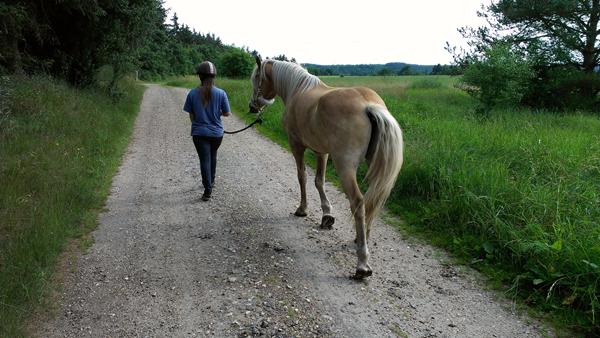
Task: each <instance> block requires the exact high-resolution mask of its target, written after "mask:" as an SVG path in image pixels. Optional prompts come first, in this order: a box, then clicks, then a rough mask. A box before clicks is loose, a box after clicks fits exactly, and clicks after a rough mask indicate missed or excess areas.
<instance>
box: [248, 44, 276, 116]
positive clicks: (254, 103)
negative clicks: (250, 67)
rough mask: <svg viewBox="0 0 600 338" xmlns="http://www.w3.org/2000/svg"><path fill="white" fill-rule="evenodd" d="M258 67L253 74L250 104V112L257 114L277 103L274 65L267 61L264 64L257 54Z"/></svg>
mask: <svg viewBox="0 0 600 338" xmlns="http://www.w3.org/2000/svg"><path fill="white" fill-rule="evenodd" d="M255 58H256V67H254V71H253V72H252V77H251V81H252V98H251V99H250V102H249V103H248V108H249V109H250V112H251V113H253V114H256V113H258V112H260V111H261V110H262V109H263V108H264V107H265V106H266V105H270V104H272V103H273V101H275V95H276V93H275V88H274V86H273V80H272V77H271V74H272V70H273V63H272V62H269V61H266V62H262V59H261V57H260V55H258V54H256V55H255Z"/></svg>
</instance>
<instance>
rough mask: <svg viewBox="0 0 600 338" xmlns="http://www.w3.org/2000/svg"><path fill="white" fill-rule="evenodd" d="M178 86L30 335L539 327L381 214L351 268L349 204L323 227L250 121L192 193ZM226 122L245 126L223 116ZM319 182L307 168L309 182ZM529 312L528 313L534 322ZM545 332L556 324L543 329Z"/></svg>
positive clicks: (150, 110) (149, 95) (136, 142)
mask: <svg viewBox="0 0 600 338" xmlns="http://www.w3.org/2000/svg"><path fill="white" fill-rule="evenodd" d="M185 94H186V91H184V90H182V89H174V88H163V87H158V86H152V87H150V88H149V89H148V90H147V91H146V94H145V96H144V100H143V103H142V107H141V112H140V115H139V117H138V120H137V122H136V126H135V132H134V137H133V140H132V142H131V144H130V146H129V150H128V152H127V155H126V157H125V159H124V162H123V164H122V167H121V169H120V172H119V174H118V175H117V176H116V177H115V179H114V181H113V187H112V194H111V196H110V197H109V199H108V201H107V210H106V211H105V212H104V213H103V214H102V215H101V217H100V226H99V227H98V229H97V230H96V231H95V232H94V233H93V236H94V239H95V243H94V245H93V246H92V247H91V248H90V249H89V250H88V252H87V254H85V255H83V256H81V257H80V258H79V259H78V260H77V262H76V264H75V265H74V266H73V267H72V268H71V269H69V270H68V271H67V272H66V275H65V277H64V286H63V288H62V290H63V293H62V294H61V295H60V296H59V297H58V298H59V301H58V305H57V308H58V310H57V313H56V314H55V318H54V319H52V320H50V321H48V322H46V323H40V324H39V325H37V324H35V326H36V329H35V331H36V333H35V335H37V336H39V337H82V336H90V337H206V336H216V337H236V336H259V335H264V336H268V337H273V336H275V337H291V336H296V337H312V336H315V337H396V336H399V337H406V336H408V337H530V336H531V337H537V336H540V335H541V332H543V330H542V329H541V327H540V326H539V325H536V324H535V321H532V320H528V319H525V318H521V317H519V316H517V315H515V314H514V313H513V312H512V310H511V304H509V303H507V302H503V301H499V300H497V299H496V298H495V297H494V296H493V294H491V293H488V292H486V291H482V288H481V285H480V283H478V282H477V277H475V276H476V274H474V273H473V272H471V271H467V270H465V269H464V268H457V267H454V266H451V265H449V264H446V263H444V261H445V258H444V257H445V255H444V254H443V253H441V252H439V251H438V250H435V249H432V248H430V247H427V246H423V245H420V244H414V243H412V242H408V241H405V240H403V239H402V238H401V236H400V235H399V234H398V233H397V232H396V231H395V230H394V229H393V228H392V227H391V226H388V225H385V224H382V223H381V222H380V221H378V222H377V224H375V226H374V228H373V229H374V230H373V233H372V239H371V257H372V258H371V265H372V267H373V270H374V275H373V276H372V277H371V278H369V279H368V280H367V281H364V282H357V281H354V280H351V279H350V278H349V276H350V275H352V274H353V273H354V265H355V262H356V256H355V253H354V246H353V243H352V239H353V236H354V234H353V230H352V229H353V226H352V223H351V220H350V212H349V210H348V202H347V200H346V198H345V197H344V195H342V194H341V193H340V192H339V191H338V190H337V189H336V188H335V187H333V186H331V185H327V187H326V190H327V192H328V194H329V197H330V200H331V202H332V205H333V207H334V215H336V216H337V222H336V224H335V226H334V230H333V231H319V230H318V223H319V221H320V218H321V211H320V207H319V205H320V203H319V200H318V194H317V191H316V189H315V188H314V186H312V184H311V186H310V187H309V189H308V194H309V217H307V218H297V217H295V216H293V215H292V212H293V211H294V210H295V208H296V207H297V203H298V202H299V192H298V191H299V189H298V184H297V181H296V172H295V165H294V161H293V159H292V156H291V155H290V154H289V153H287V152H286V151H284V150H283V149H281V148H280V147H279V146H277V145H275V144H273V143H272V142H270V141H268V140H265V139H264V138H263V137H261V136H259V135H258V134H257V133H256V132H255V131H254V130H249V131H247V132H244V133H241V134H237V135H235V136H226V137H225V139H224V141H223V144H222V146H221V149H220V151H219V156H220V157H219V163H218V169H217V179H216V187H215V190H214V192H213V199H212V200H211V201H210V202H207V203H205V202H202V201H201V200H200V196H201V189H200V185H201V184H200V176H199V169H198V159H197V156H196V154H195V151H194V148H193V144H192V142H191V138H190V137H189V136H188V131H189V119H188V117H187V115H186V114H183V113H182V112H181V106H182V103H183V101H184V98H185ZM225 125H226V129H236V128H239V127H241V126H243V123H241V122H240V121H239V120H237V119H236V118H235V117H230V118H225ZM313 179H314V176H313V173H312V171H309V182H312V181H313ZM532 323H533V324H532ZM550 335H551V334H550Z"/></svg>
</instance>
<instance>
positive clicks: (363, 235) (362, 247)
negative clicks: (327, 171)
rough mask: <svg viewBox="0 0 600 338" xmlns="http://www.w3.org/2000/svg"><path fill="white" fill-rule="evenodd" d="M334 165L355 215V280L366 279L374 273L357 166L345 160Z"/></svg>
mask: <svg viewBox="0 0 600 338" xmlns="http://www.w3.org/2000/svg"><path fill="white" fill-rule="evenodd" d="M333 163H334V164H335V168H336V170H337V172H338V174H339V176H340V179H341V181H342V187H343V188H344V192H345V193H346V196H347V197H348V199H349V200H350V209H351V210H352V214H353V215H354V227H355V230H356V255H357V256H358V264H357V265H356V274H355V275H354V277H355V278H364V277H368V276H370V275H371V274H372V273H373V272H372V270H371V267H370V266H369V248H368V246H367V229H366V225H365V204H364V198H363V195H362V193H361V192H360V189H359V188H358V183H357V182H356V169H357V165H353V164H351V163H348V162H347V161H344V160H336V159H335V158H334V161H333Z"/></svg>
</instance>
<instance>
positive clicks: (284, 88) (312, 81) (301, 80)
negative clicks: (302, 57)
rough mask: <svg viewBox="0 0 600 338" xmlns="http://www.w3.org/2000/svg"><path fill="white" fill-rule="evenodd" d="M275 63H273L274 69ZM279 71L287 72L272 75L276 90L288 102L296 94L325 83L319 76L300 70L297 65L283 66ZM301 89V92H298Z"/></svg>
mask: <svg viewBox="0 0 600 338" xmlns="http://www.w3.org/2000/svg"><path fill="white" fill-rule="evenodd" d="M274 67H275V65H273V68H271V69H272V71H273V70H274ZM279 71H285V72H286V73H283V74H278V75H279V76H271V78H273V79H274V81H275V82H274V88H275V92H276V94H277V95H279V97H281V99H282V100H283V102H284V103H287V101H289V100H290V99H291V98H292V97H293V96H295V95H296V94H302V93H303V92H305V91H307V90H310V89H312V88H314V87H316V86H319V85H323V83H322V82H321V81H320V80H319V78H316V77H313V76H312V75H310V74H308V73H302V72H299V71H298V69H296V68H295V67H289V66H288V67H283V68H282V69H279ZM272 75H273V74H272ZM298 91H300V93H296V92H298Z"/></svg>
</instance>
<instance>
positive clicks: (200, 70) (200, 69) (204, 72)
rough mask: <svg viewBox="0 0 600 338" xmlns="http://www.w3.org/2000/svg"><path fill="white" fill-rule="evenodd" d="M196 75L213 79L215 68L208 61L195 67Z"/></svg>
mask: <svg viewBox="0 0 600 338" xmlns="http://www.w3.org/2000/svg"><path fill="white" fill-rule="evenodd" d="M196 74H198V75H200V76H210V77H215V76H217V67H215V65H214V64H213V63H212V62H210V61H204V62H202V63H201V64H199V65H198V66H196Z"/></svg>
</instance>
